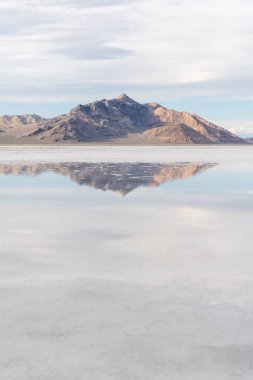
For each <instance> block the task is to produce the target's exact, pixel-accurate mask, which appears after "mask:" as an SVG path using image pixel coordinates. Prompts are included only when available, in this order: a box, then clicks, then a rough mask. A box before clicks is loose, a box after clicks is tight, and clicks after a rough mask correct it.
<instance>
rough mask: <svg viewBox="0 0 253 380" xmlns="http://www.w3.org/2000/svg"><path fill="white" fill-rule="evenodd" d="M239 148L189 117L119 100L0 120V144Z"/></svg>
mask: <svg viewBox="0 0 253 380" xmlns="http://www.w3.org/2000/svg"><path fill="white" fill-rule="evenodd" d="M1 142H3V143H4V142H6V143H8V142H16V143H29V142H30V143H57V142H60V143H64V142H67V143H76V142H79V143H91V142H93V143H96V142H97V143H103V142H108V143H110V142H114V143H121V144H124V143H126V144H131V143H133V144H134V143H140V144H226V143H227V144H243V143H247V142H246V141H245V140H244V139H242V138H240V137H238V136H236V135H234V134H233V133H231V132H229V131H227V130H226V129H224V128H222V127H220V126H217V125H215V124H213V123H211V122H209V121H207V120H205V119H203V118H201V117H199V116H197V115H195V114H191V113H188V112H178V111H175V110H172V109H167V108H165V107H163V106H161V105H159V104H157V103H147V104H140V103H138V102H136V101H135V100H133V99H131V98H130V97H128V96H127V95H126V94H122V95H120V96H119V97H117V98H114V99H110V100H108V99H102V100H100V101H95V102H93V103H89V104H86V105H81V104H80V105H78V106H77V107H75V108H74V109H72V110H71V111H70V112H69V113H68V114H64V115H60V116H57V117H53V118H51V119H45V118H43V117H41V116H38V115H13V116H2V117H0V143H1Z"/></svg>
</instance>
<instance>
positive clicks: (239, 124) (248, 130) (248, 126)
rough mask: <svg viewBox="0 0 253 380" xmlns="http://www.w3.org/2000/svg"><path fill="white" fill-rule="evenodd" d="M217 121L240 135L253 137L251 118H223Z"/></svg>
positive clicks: (252, 121)
mask: <svg viewBox="0 0 253 380" xmlns="http://www.w3.org/2000/svg"><path fill="white" fill-rule="evenodd" d="M217 123H219V125H222V126H223V127H224V128H226V129H228V130H229V131H230V132H232V133H235V134H237V135H240V136H242V137H253V120H230V121H228V120H223V121H218V122H217Z"/></svg>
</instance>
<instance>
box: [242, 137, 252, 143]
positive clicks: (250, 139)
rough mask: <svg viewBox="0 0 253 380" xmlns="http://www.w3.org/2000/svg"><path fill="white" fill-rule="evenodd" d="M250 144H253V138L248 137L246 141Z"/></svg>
mask: <svg viewBox="0 0 253 380" xmlns="http://www.w3.org/2000/svg"><path fill="white" fill-rule="evenodd" d="M244 140H245V141H246V142H247V143H248V144H253V137H247V138H246V139H244Z"/></svg>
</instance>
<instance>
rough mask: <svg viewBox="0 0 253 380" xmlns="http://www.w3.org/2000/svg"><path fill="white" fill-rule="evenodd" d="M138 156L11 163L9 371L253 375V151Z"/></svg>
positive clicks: (5, 346) (0, 203)
mask: <svg viewBox="0 0 253 380" xmlns="http://www.w3.org/2000/svg"><path fill="white" fill-rule="evenodd" d="M101 161H102V159H101ZM137 161H138V157H136V162H131V163H119V162H116V163H110V162H107V163H105V162H104V163H99V162H93V163H92V162H72V163H68V162H64V163H59V162H43V163H38V162H31V163H25V162H15V163H14V162H9V163H7V162H6V163H2V164H1V165H0V173H1V175H0V210H1V217H0V231H1V232H0V250H1V252H0V268H1V278H0V297H1V306H0V327H1V345H0V365H1V367H0V378H1V379H4V380H6V379H11V380H27V379H36V380H42V379H43V380H55V379H61V380H70V379H71V380H80V379H85V380H86V379H87V380H90V379H92V380H93V379H94V380H104V379H106V380H119V379H120V380H121V379H123V380H129V379H138V380H139V379H140V380H143V379H148V380H149V379H150V380H160V379H162V380H165V379H166V380H167V379H173V380H174V379H176V380H177V379H184V380H186V379H187V380H188V379H194V380H195V379H197V380H198V379H201V380H202V379H215V380H217V379H218V380H220V379H227V380H230V379H252V373H253V363H252V356H253V345H252V341H253V302H252V300H253V276H252V264H253V253H252V243H253V235H252V225H253V214H252V211H253V161H252V162H249V161H247V159H246V157H245V160H244V161H242V160H241V161H240V162H233V163H232V162H230V163H229V164H228V163H227V164H224V163H222V162H217V160H216V158H215V157H213V159H212V157H211V156H209V157H208V161H207V160H205V161H200V162H193V161H192V162H189V161H187V162H179V161H177V162H162V163H159V162H142V163H138V162H137Z"/></svg>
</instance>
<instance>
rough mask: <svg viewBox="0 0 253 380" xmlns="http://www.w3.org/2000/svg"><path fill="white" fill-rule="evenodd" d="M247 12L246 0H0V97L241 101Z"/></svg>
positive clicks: (245, 86) (247, 55)
mask: <svg viewBox="0 0 253 380" xmlns="http://www.w3.org/2000/svg"><path fill="white" fill-rule="evenodd" d="M252 17H253V4H252V2H251V1H249V0H242V1H240V2H239V1H238V0H231V1H228V0H224V1H223V2H222V3H221V2H220V1H218V0H208V1H206V2H204V3H203V2H201V1H199V0H197V1H196V0H195V1H193V0H187V1H186V0H178V1H176V0H175V1H174V0H170V1H167V0H157V1H156V2H154V1H151V0H136V1H134V0H133V1H129V0H128V1H126V0H121V1H119V0H117V1H116V0H111V1H108V0H106V1H103V0H95V1H92V2H90V1H85V0H84V1H80V0H71V1H70V0H60V1H59V0H58V1H56V0H44V1H42V0H19V1H17V0H8V1H3V2H1V3H0V21H1V22H0V35H1V40H0V53H1V62H0V80H1V92H0V99H1V100H2V101H4V100H6V101H13V102H16V101H19V102H26V101H27V102H41V103H43V102H44V103H46V102H51V101H52V100H53V101H54V102H56V103H57V102H61V101H63V99H64V101H69V102H85V101H90V100H93V98H99V97H101V96H102V97H107V96H108V97H110V96H114V95H115V94H116V93H117V92H122V91H125V92H128V91H129V92H130V93H131V95H132V96H134V97H137V99H139V100H143V101H145V100H149V99H147V96H148V98H150V97H153V98H155V99H157V100H160V99H164V100H169V99H171V98H175V97H176V98H183V97H192V96H204V97H215V98H216V99H217V98H220V99H225V98H226V99H227V98H235V97H238V98H247V99H250V98H252V97H253V93H252V88H253V87H252V82H253V73H252V64H253V48H252V47H253V24H252ZM147 94H148V95H147Z"/></svg>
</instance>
